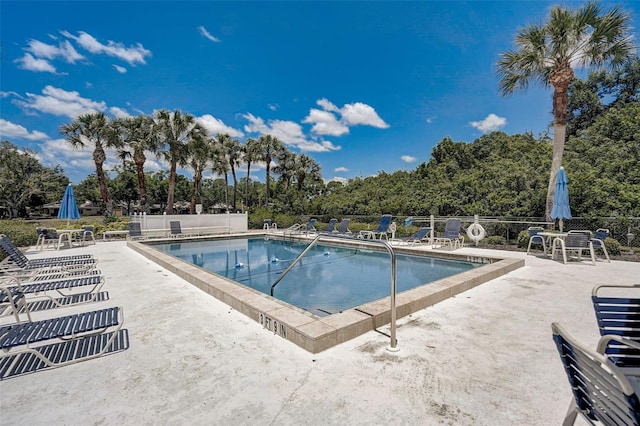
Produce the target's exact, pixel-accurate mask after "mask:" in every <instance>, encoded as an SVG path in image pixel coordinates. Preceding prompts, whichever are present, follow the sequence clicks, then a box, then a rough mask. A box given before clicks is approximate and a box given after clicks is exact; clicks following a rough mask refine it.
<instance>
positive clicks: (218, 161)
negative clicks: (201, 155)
mask: <svg viewBox="0 0 640 426" xmlns="http://www.w3.org/2000/svg"><path fill="white" fill-rule="evenodd" d="M211 160H212V161H213V167H212V168H211V170H212V171H213V172H214V173H216V174H218V175H223V176H224V205H225V208H227V207H228V206H229V161H228V160H227V156H226V154H225V152H224V146H222V144H221V143H220V141H219V139H214V144H213V147H212V149H211Z"/></svg>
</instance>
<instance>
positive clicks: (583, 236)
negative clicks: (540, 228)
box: [551, 231, 596, 266]
mask: <svg viewBox="0 0 640 426" xmlns="http://www.w3.org/2000/svg"><path fill="white" fill-rule="evenodd" d="M557 249H560V250H561V251H562V260H563V261H564V264H565V265H566V264H567V252H574V253H575V254H577V256H578V259H582V252H584V251H588V252H589V255H590V256H591V262H592V263H593V265H594V266H595V264H596V253H595V251H594V250H593V243H592V242H591V233H590V232H589V231H569V233H568V234H567V236H566V237H564V238H562V237H556V238H554V240H553V250H552V251H551V257H552V258H553V259H555V257H556V250H557Z"/></svg>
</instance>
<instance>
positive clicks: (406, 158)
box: [400, 155, 418, 163]
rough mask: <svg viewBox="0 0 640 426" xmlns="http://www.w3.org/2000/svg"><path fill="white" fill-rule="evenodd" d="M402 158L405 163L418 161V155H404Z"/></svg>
mask: <svg viewBox="0 0 640 426" xmlns="http://www.w3.org/2000/svg"><path fill="white" fill-rule="evenodd" d="M400 159H401V160H402V161H404V162H405V163H415V162H416V161H418V159H417V158H416V157H412V156H410V155H403V156H402V157H400Z"/></svg>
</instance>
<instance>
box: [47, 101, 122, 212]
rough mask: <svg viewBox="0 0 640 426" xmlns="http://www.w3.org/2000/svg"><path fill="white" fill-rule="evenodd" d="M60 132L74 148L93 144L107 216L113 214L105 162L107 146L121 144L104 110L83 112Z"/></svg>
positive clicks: (61, 127)
mask: <svg viewBox="0 0 640 426" xmlns="http://www.w3.org/2000/svg"><path fill="white" fill-rule="evenodd" d="M59 131H60V134H61V135H62V136H64V137H65V139H67V142H69V143H70V144H71V145H72V146H73V147H74V148H83V149H84V148H85V147H86V146H87V145H88V144H91V145H93V162H94V163H95V165H96V177H97V178H98V186H99V187H100V195H101V197H102V204H103V206H104V214H105V216H107V217H108V216H113V202H112V200H111V196H110V195H109V188H107V180H106V177H105V174H104V169H103V167H102V166H103V164H104V162H105V161H106V159H107V154H106V153H105V151H104V149H105V148H117V147H119V145H120V141H119V138H118V137H117V132H116V131H115V129H114V127H113V126H112V125H111V122H110V121H109V119H108V118H107V116H106V115H105V114H104V113H103V112H96V113H91V114H83V115H80V116H78V117H77V118H76V119H75V120H73V121H72V122H71V123H69V124H63V125H62V126H60V129H59Z"/></svg>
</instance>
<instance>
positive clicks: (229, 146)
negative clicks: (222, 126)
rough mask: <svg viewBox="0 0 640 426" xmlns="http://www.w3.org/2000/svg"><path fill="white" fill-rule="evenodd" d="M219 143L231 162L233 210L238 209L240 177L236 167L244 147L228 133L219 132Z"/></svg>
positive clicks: (238, 164)
mask: <svg viewBox="0 0 640 426" xmlns="http://www.w3.org/2000/svg"><path fill="white" fill-rule="evenodd" d="M218 143H219V144H220V146H221V147H222V149H223V152H224V154H225V157H226V159H227V161H228V162H229V170H230V171H231V177H232V178H233V210H234V211H235V209H236V201H237V194H238V178H237V176H236V167H239V166H240V159H241V158H242V149H241V147H240V142H239V141H238V140H237V139H231V136H229V135H228V134H218Z"/></svg>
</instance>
